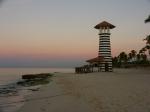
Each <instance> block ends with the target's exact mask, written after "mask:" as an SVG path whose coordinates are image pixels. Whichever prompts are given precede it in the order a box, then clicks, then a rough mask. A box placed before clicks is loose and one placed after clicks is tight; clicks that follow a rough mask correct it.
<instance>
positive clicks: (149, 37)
mask: <svg viewBox="0 0 150 112" xmlns="http://www.w3.org/2000/svg"><path fill="white" fill-rule="evenodd" d="M144 41H146V44H150V35H148V36H147V37H146V38H145V39H144Z"/></svg>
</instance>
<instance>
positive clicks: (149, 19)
mask: <svg viewBox="0 0 150 112" xmlns="http://www.w3.org/2000/svg"><path fill="white" fill-rule="evenodd" d="M148 22H150V15H149V16H148V18H147V19H146V20H145V23H148Z"/></svg>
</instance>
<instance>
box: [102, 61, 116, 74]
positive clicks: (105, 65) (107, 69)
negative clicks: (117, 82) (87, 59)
mask: <svg viewBox="0 0 150 112" xmlns="http://www.w3.org/2000/svg"><path fill="white" fill-rule="evenodd" d="M100 71H102V72H113V68H112V63H105V62H104V63H101V64H100Z"/></svg>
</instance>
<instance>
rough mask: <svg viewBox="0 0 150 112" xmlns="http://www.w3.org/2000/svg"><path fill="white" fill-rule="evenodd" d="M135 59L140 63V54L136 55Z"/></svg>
mask: <svg viewBox="0 0 150 112" xmlns="http://www.w3.org/2000/svg"><path fill="white" fill-rule="evenodd" d="M136 57H137V62H140V60H141V54H140V53H139V54H137V55H136Z"/></svg>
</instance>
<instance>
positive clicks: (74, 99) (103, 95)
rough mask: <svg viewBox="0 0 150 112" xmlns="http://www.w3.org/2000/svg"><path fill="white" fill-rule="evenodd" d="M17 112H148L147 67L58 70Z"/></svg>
mask: <svg viewBox="0 0 150 112" xmlns="http://www.w3.org/2000/svg"><path fill="white" fill-rule="evenodd" d="M18 112H150V69H144V68H142V69H116V70H114V72H108V73H105V72H100V73H89V74H61V73H57V74H55V76H54V77H53V78H52V82H51V83H50V84H48V85H45V86H43V87H42V88H40V90H39V91H37V92H35V93H33V94H32V95H30V96H28V97H26V102H25V105H24V106H23V107H22V108H21V109H20V110H19V111H18Z"/></svg>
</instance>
